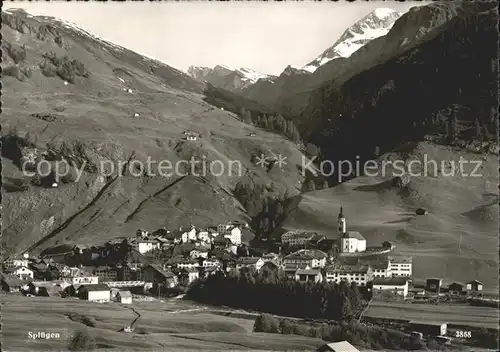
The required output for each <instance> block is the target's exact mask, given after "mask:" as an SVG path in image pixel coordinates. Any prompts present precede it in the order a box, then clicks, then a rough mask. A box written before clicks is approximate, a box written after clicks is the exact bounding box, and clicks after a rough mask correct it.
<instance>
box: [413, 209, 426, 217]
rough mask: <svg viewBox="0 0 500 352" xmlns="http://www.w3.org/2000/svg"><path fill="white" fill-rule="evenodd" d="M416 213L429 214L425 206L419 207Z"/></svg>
mask: <svg viewBox="0 0 500 352" xmlns="http://www.w3.org/2000/svg"><path fill="white" fill-rule="evenodd" d="M415 213H416V214H417V215H427V210H425V209H424V208H418V209H417V210H416V211H415Z"/></svg>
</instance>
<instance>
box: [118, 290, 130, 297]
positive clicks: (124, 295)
mask: <svg viewBox="0 0 500 352" xmlns="http://www.w3.org/2000/svg"><path fill="white" fill-rule="evenodd" d="M117 294H119V295H120V297H121V298H132V293H131V292H130V291H118V293H117Z"/></svg>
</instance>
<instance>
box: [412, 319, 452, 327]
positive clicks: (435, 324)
mask: <svg viewBox="0 0 500 352" xmlns="http://www.w3.org/2000/svg"><path fill="white" fill-rule="evenodd" d="M410 324H412V325H429V326H441V325H443V324H448V323H446V322H437V321H422V320H410Z"/></svg>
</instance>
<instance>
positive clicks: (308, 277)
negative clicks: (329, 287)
mask: <svg viewBox="0 0 500 352" xmlns="http://www.w3.org/2000/svg"><path fill="white" fill-rule="evenodd" d="M295 280H296V281H299V282H322V281H323V274H322V273H321V269H319V268H313V269H311V268H305V269H297V271H296V272H295Z"/></svg>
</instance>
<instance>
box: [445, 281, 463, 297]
mask: <svg viewBox="0 0 500 352" xmlns="http://www.w3.org/2000/svg"><path fill="white" fill-rule="evenodd" d="M463 291H464V284H462V283H460V282H453V283H451V284H449V285H448V292H449V293H450V294H452V295H459V294H461V293H462V292H463Z"/></svg>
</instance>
